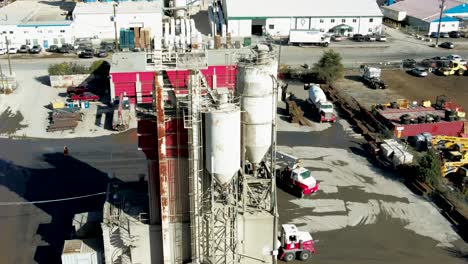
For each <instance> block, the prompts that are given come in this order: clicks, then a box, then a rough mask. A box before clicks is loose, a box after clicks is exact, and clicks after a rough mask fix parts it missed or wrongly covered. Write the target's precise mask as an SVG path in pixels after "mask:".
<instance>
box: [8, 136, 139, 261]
mask: <svg viewBox="0 0 468 264" xmlns="http://www.w3.org/2000/svg"><path fill="white" fill-rule="evenodd" d="M64 145H67V146H68V147H69V149H70V154H71V156H70V157H67V158H66V159H64V156H63V152H62V151H63V146H64ZM0 146H1V147H0V202H24V201H38V200H47V199H58V198H63V197H70V196H79V195H84V194H90V193H97V192H103V191H105V190H106V183H107V182H108V181H109V178H108V174H109V173H110V174H111V175H115V177H116V179H117V180H121V181H136V180H138V179H139V177H140V176H144V175H146V168H147V167H146V161H145V158H144V155H143V153H142V152H140V151H138V150H137V149H136V133H135V132H133V133H125V134H121V135H115V136H108V137H101V138H86V139H83V138H80V139H71V140H33V139H31V140H21V141H19V140H18V141H17V140H8V139H0ZM103 201H104V196H102V195H101V196H97V197H93V198H86V199H81V200H79V201H78V200H77V201H67V202H57V203H50V204H36V205H20V206H0V230H1V238H0V248H1V249H2V251H1V252H2V254H0V263H15V264H31V263H34V261H37V262H38V263H43V264H55V263H61V262H60V253H61V247H62V245H63V240H64V239H69V236H70V234H71V224H72V222H71V219H72V217H73V214H75V213H79V212H86V211H94V210H102V205H103Z"/></svg>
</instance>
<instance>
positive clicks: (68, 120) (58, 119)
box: [47, 108, 82, 132]
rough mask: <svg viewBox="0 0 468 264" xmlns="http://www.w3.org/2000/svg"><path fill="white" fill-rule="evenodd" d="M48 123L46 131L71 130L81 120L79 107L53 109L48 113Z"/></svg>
mask: <svg viewBox="0 0 468 264" xmlns="http://www.w3.org/2000/svg"><path fill="white" fill-rule="evenodd" d="M49 114H50V115H49V121H50V124H49V126H48V127H47V132H55V131H64V130H72V131H74V130H75V128H76V127H77V126H78V121H81V120H82V113H81V112H80V111H79V109H67V108H65V109H54V111H52V112H50V113H49Z"/></svg>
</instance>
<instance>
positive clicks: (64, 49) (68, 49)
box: [58, 44, 73, 53]
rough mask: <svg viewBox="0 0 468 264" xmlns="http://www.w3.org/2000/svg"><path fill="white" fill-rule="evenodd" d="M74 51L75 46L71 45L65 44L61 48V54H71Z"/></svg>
mask: <svg viewBox="0 0 468 264" xmlns="http://www.w3.org/2000/svg"><path fill="white" fill-rule="evenodd" d="M72 50H73V46H72V45H71V44H63V45H62V47H60V48H59V50H58V52H59V53H69V52H71V51H72Z"/></svg>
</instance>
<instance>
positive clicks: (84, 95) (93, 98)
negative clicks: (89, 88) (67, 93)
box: [71, 92, 99, 101]
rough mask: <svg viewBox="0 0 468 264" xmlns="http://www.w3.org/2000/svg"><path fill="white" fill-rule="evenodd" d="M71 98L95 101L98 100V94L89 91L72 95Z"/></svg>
mask: <svg viewBox="0 0 468 264" xmlns="http://www.w3.org/2000/svg"><path fill="white" fill-rule="evenodd" d="M71 99H72V100H73V101H97V100H99V96H97V95H95V94H93V93H90V92H84V93H82V94H75V95H72V96H71Z"/></svg>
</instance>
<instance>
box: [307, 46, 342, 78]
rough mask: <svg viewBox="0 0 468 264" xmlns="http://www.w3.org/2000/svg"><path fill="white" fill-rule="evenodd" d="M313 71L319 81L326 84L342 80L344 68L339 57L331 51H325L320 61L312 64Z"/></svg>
mask: <svg viewBox="0 0 468 264" xmlns="http://www.w3.org/2000/svg"><path fill="white" fill-rule="evenodd" d="M313 70H314V72H316V73H317V78H318V79H319V80H321V81H324V82H326V83H328V84H330V83H333V82H334V81H336V80H338V79H341V78H343V74H344V66H343V64H342V63H341V55H340V54H339V53H337V52H335V51H333V50H328V51H325V52H324V53H323V55H322V57H321V58H320V60H319V61H318V62H317V63H315V64H314V69H313Z"/></svg>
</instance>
